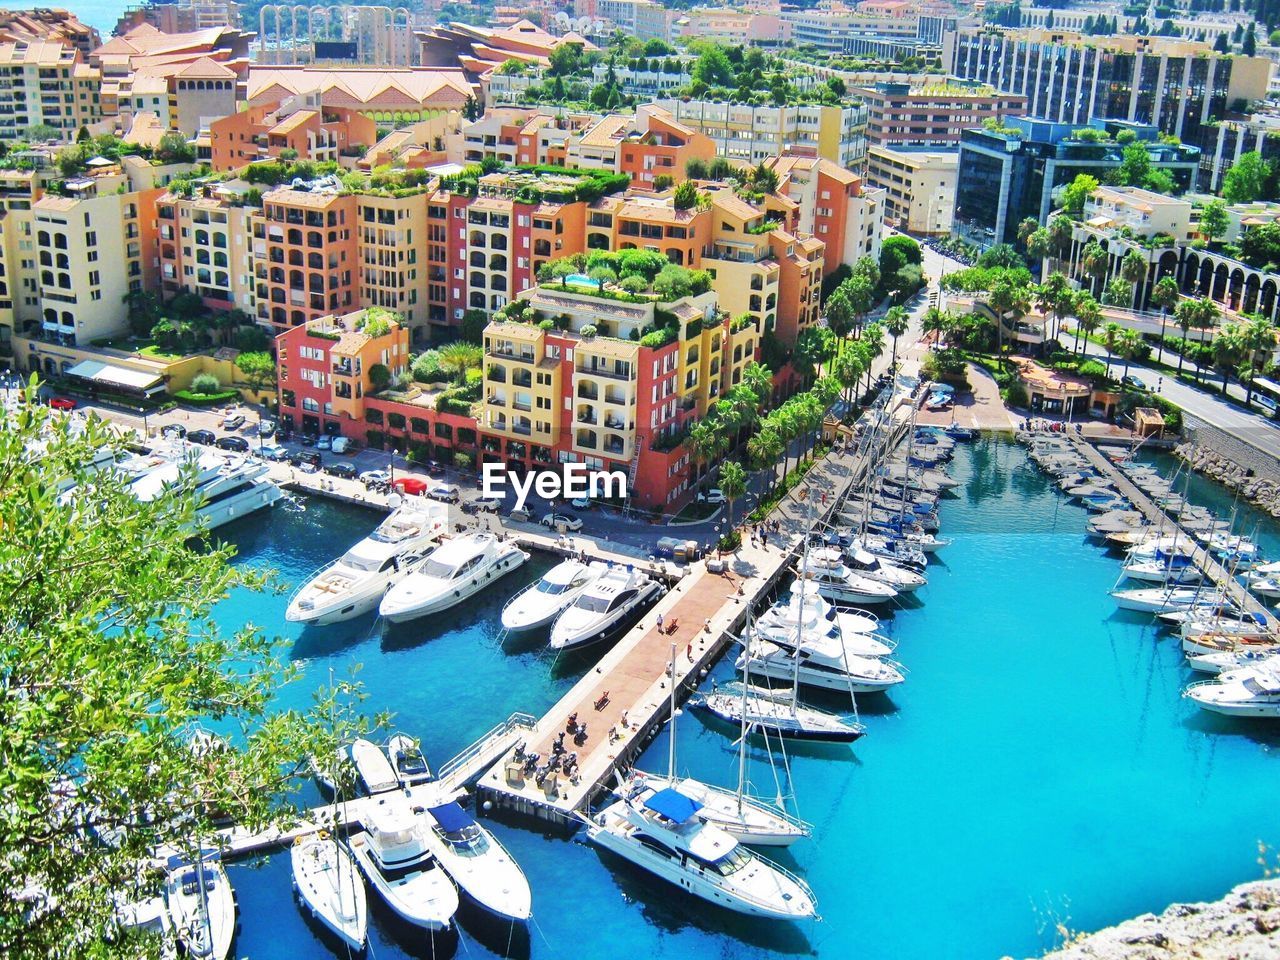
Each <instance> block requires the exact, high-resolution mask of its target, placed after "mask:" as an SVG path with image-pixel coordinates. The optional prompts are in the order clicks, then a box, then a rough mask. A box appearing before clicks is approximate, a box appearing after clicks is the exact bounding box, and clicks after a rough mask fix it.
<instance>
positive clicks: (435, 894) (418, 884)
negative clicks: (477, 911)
mask: <svg viewBox="0 0 1280 960" xmlns="http://www.w3.org/2000/svg"><path fill="white" fill-rule="evenodd" d="M349 846H350V850H351V855H352V856H353V857H355V860H356V863H357V864H359V866H360V872H361V873H363V874H364V875H365V878H366V879H367V880H368V881H369V885H370V886H371V887H373V889H374V890H375V891H377V894H378V896H380V897H381V898H382V900H383V902H384V903H385V904H386V905H387V906H388V907H390V908H391V910H392V911H393V912H394V913H395V914H396V916H398V917H399V918H400V919H401V920H404V921H405V922H406V923H410V924H413V925H414V926H415V927H422V928H423V929H424V930H433V931H444V930H448V929H449V928H450V927H451V926H453V916H454V914H456V913H457V912H458V891H457V890H456V889H455V888H454V886H453V883H452V882H451V881H450V880H449V879H448V878H447V877H445V875H444V871H442V870H441V869H440V867H439V866H438V865H436V866H432V867H431V868H430V869H427V870H424V871H422V872H421V873H419V874H416V875H410V876H409V878H407V879H401V880H395V881H393V880H389V879H388V878H387V877H386V876H384V875H383V873H382V871H381V870H380V869H379V868H378V865H377V864H376V863H375V862H374V859H373V854H372V853H371V852H370V850H369V842H368V838H367V837H365V836H364V835H363V834H357V835H355V836H353V837H352V838H351V839H350V841H349ZM428 873H436V874H438V880H436V882H424V880H423V878H424V877H425V876H426V874H428ZM432 879H433V880H434V879H435V878H432ZM445 887H447V888H448V890H449V891H450V892H451V893H452V896H451V897H450V896H449V895H448V894H446V893H445V890H444V888H445ZM420 890H421V891H423V892H428V891H429V893H430V895H431V896H430V898H429V901H428V905H427V906H424V904H423V902H422V900H421V899H419V898H416V897H414V896H413V895H412V894H414V893H417V892H418V891H420ZM436 898H439V899H440V900H441V901H442V902H441V903H439V904H437V903H436V902H435V900H436Z"/></svg>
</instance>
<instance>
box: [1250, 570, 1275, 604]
mask: <svg viewBox="0 0 1280 960" xmlns="http://www.w3.org/2000/svg"><path fill="white" fill-rule="evenodd" d="M1249 589H1250V590H1252V591H1253V592H1254V593H1256V594H1257V595H1258V596H1260V597H1266V598H1267V599H1268V600H1277V599H1280V577H1278V576H1274V575H1273V576H1269V577H1261V578H1254V579H1252V580H1250V581H1249Z"/></svg>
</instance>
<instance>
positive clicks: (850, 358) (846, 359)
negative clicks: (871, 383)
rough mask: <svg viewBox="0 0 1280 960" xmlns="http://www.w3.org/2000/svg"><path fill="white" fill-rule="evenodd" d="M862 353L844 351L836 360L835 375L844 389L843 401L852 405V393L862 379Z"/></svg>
mask: <svg viewBox="0 0 1280 960" xmlns="http://www.w3.org/2000/svg"><path fill="white" fill-rule="evenodd" d="M862 374H863V366H862V353H861V351H859V350H846V351H845V352H844V353H842V354H840V356H839V357H837V358H836V364H835V375H836V379H837V380H839V381H840V385H841V386H842V387H844V394H845V401H846V402H847V403H849V404H850V405H852V403H853V391H854V390H855V389H856V388H857V386H858V382H859V381H860V380H861V379H862Z"/></svg>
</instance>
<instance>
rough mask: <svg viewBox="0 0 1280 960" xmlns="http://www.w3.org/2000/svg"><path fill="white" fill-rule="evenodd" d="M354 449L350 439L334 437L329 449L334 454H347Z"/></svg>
mask: <svg viewBox="0 0 1280 960" xmlns="http://www.w3.org/2000/svg"><path fill="white" fill-rule="evenodd" d="M351 447H352V440H351V438H350V437H334V438H333V442H332V443H330V444H329V449H330V450H332V451H333V452H334V453H346V452H347V451H348V450H350V449H351Z"/></svg>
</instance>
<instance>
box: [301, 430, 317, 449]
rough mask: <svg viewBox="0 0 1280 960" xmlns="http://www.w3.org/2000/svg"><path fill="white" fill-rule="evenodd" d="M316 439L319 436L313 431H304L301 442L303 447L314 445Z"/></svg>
mask: <svg viewBox="0 0 1280 960" xmlns="http://www.w3.org/2000/svg"><path fill="white" fill-rule="evenodd" d="M317 439H319V438H318V437H317V436H316V435H315V434H314V433H304V434H303V435H302V440H301V443H302V445H303V446H304V447H314V446H315V445H316V440H317Z"/></svg>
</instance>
